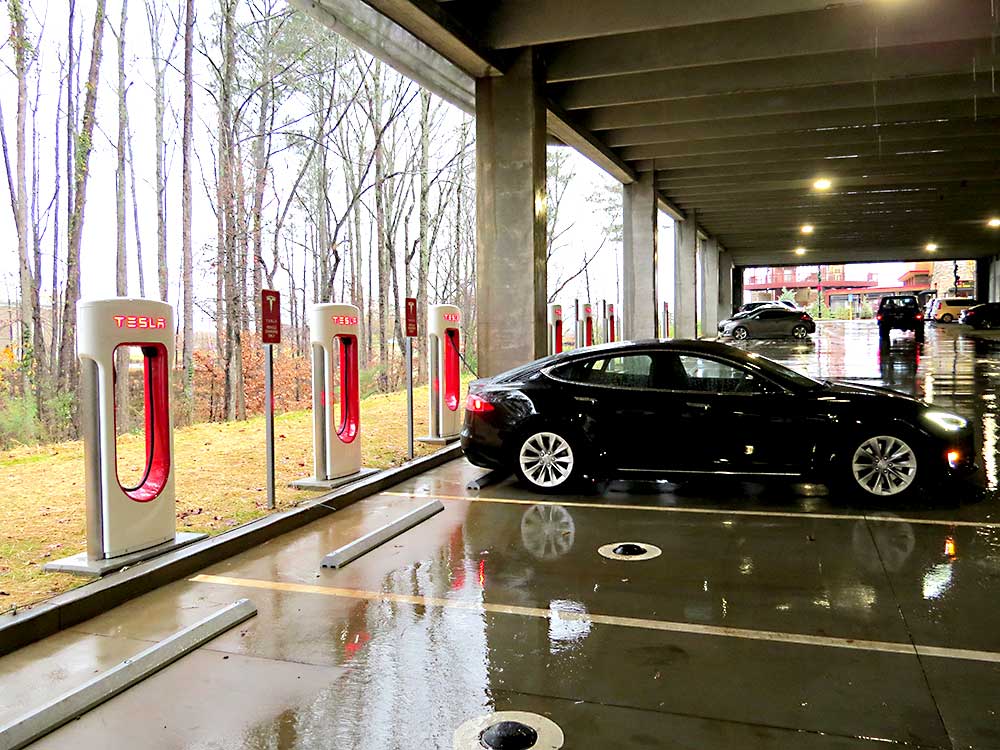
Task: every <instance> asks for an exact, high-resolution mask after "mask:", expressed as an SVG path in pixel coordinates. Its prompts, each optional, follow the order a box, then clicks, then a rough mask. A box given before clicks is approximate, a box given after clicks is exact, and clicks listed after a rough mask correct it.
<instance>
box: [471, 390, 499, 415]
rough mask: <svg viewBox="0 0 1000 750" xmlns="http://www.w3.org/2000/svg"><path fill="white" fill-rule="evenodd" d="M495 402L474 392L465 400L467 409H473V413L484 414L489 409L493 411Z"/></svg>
mask: <svg viewBox="0 0 1000 750" xmlns="http://www.w3.org/2000/svg"><path fill="white" fill-rule="evenodd" d="M493 408H494V407H493V404H491V403H490V402H489V401H487V400H486V399H484V398H483V397H482V396H477V395H475V394H473V393H470V394H469V398H467V399H466V401H465V410H466V411H471V412H472V413H473V414H482V413H484V412H487V411H493Z"/></svg>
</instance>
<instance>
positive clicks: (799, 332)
mask: <svg viewBox="0 0 1000 750" xmlns="http://www.w3.org/2000/svg"><path fill="white" fill-rule="evenodd" d="M792 335H793V336H794V337H795V338H797V339H804V338H805V337H806V336H808V335H809V329H808V328H806V327H805V326H804V325H802V324H801V323H799V324H798V325H797V326H795V327H794V328H793V329H792Z"/></svg>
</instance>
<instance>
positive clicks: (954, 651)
mask: <svg viewBox="0 0 1000 750" xmlns="http://www.w3.org/2000/svg"><path fill="white" fill-rule="evenodd" d="M190 580H191V581H192V582H194V583H212V584H217V585H221V586H239V587H243V588H251V589H265V590H268V591H284V592H289V593H295V594H318V595H321V596H335V597H340V598H346V599H362V600H366V601H379V602H393V603H395V604H410V605H413V606H418V607H441V608H444V609H457V610H465V611H467V612H475V613H482V612H490V613H493V614H502V615H515V616H518V617H536V618H540V619H546V620H549V619H552V618H553V617H555V618H557V619H559V620H576V621H579V622H586V623H597V624H600V625H612V626H615V627H622V628H638V629H642V630H658V631H663V632H670V633H683V634H685V635H704V636H712V637H717V638H737V639H741V640H749V641H766V642H770V643H784V644H791V645H796V646H816V647H821V648H840V649H849V650H852V651H869V652H876V653H885V654H903V655H908V656H928V657H934V658H938V659H956V660H961V661H977V662H987V663H991V664H1000V653H994V652H992V651H974V650H969V649H962V648H944V647H941V646H921V645H914V644H912V643H896V642H893V641H865V640H858V639H855V638H833V637H830V636H823V635H808V634H805V633H782V632H779V631H774V630H752V629H748V628H726V627H721V626H719V625H703V624H698V623H690V622H671V621H669V620H647V619H642V618H639V617H617V616H615V615H602V614H596V613H593V612H577V611H570V610H562V609H541V608H539V607H522V606H517V605H509V604H494V603H491V602H483V601H478V600H476V601H471V600H462V599H443V598H440V597H433V596H415V595H412V594H394V593H392V592H388V591H362V590H357V589H342V588H335V587H333V586H317V585H315V584H309V583H291V582H286V581H261V580H255V579H252V578H231V577H229V576H214V575H197V576H195V577H194V578H191V579H190Z"/></svg>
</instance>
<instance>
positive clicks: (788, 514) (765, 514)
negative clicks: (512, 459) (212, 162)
mask: <svg viewBox="0 0 1000 750" xmlns="http://www.w3.org/2000/svg"><path fill="white" fill-rule="evenodd" d="M379 494H382V495H389V496H390V497H409V498H413V499H416V500H423V499H425V498H427V499H438V500H466V501H468V502H470V503H501V504H505V505H561V506H562V507H564V508H597V509H604V510H648V511H655V512H657V513H694V514H701V515H708V516H751V517H761V518H816V519H819V520H823V521H875V522H878V523H911V524H918V525H925V526H962V527H970V528H977V529H1000V522H996V521H958V520H954V521H951V520H946V519H940V518H909V517H902V516H880V515H878V514H873V515H857V514H851V513H809V512H798V513H796V512H793V511H789V510H786V511H782V510H725V509H723V508H681V507H677V506H666V505H624V504H621V503H581V502H571V501H562V500H524V499H522V498H515V497H469V496H467V495H438V494H434V493H421V492H381V493H379Z"/></svg>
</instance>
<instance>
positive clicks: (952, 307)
mask: <svg viewBox="0 0 1000 750" xmlns="http://www.w3.org/2000/svg"><path fill="white" fill-rule="evenodd" d="M975 304H978V303H977V302H976V300H974V299H972V298H971V297H939V298H938V299H935V300H933V301H932V302H931V313H930V318H931V320H933V321H936V322H938V323H952V322H954V321H956V320H958V316H959V315H961V313H962V311H963V310H966V309H968V308H970V307H972V306H973V305H975Z"/></svg>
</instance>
